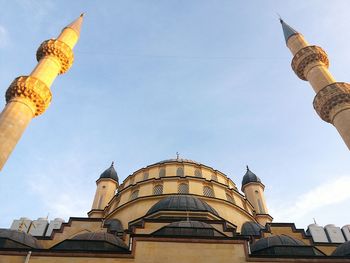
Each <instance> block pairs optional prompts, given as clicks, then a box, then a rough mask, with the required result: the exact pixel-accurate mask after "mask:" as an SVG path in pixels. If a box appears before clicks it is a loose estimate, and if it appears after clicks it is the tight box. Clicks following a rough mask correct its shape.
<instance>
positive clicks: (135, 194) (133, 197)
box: [130, 190, 139, 200]
mask: <svg viewBox="0 0 350 263" xmlns="http://www.w3.org/2000/svg"><path fill="white" fill-rule="evenodd" d="M138 196H139V190H136V191H134V192H132V193H131V195H130V200H134V199H136V198H137V197H138Z"/></svg>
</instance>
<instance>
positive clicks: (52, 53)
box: [0, 15, 83, 170]
mask: <svg viewBox="0 0 350 263" xmlns="http://www.w3.org/2000/svg"><path fill="white" fill-rule="evenodd" d="M82 21H83V16H82V15H81V16H80V17H79V18H78V19H76V20H75V21H74V22H73V23H71V24H70V25H68V26H67V27H65V28H64V29H63V30H62V32H61V34H60V35H59V36H58V38H57V39H50V40H46V41H44V42H43V43H42V44H41V45H40V47H39V48H38V51H37V53H36V58H37V60H38V64H37V65H36V67H35V68H34V69H33V71H32V72H31V73H30V74H29V75H27V76H20V77H18V78H16V79H15V80H14V81H13V82H12V83H11V85H10V87H9V88H8V89H7V91H6V106H5V108H4V110H3V111H2V112H1V113H0V170H2V168H3V166H4V164H5V162H6V161H7V159H8V157H9V156H10V154H11V152H12V151H13V149H14V148H15V146H16V144H17V142H18V141H19V139H20V138H21V136H22V134H23V132H24V131H25V129H26V127H27V126H28V125H29V123H30V121H31V120H32V118H34V117H36V116H39V115H40V114H42V113H44V112H45V110H46V109H47V108H48V107H49V105H50V102H51V98H52V95H51V89H50V87H51V85H52V83H53V81H54V80H55V78H56V77H57V76H58V75H59V74H63V73H65V72H67V71H68V70H69V68H70V67H71V66H72V64H73V58H74V54H73V47H74V46H75V44H76V43H77V42H78V39H79V34H80V28H81V24H82Z"/></svg>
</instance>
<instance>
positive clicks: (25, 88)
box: [5, 76, 52, 116]
mask: <svg viewBox="0 0 350 263" xmlns="http://www.w3.org/2000/svg"><path fill="white" fill-rule="evenodd" d="M5 97H6V102H7V103H9V102H10V101H14V100H18V99H25V100H27V101H30V102H31V104H32V105H31V106H32V107H31V108H32V110H33V112H34V116H39V115H40V114H42V113H43V112H44V111H45V110H46V109H47V108H48V107H49V105H50V102H51V98H52V95H51V91H50V89H49V88H48V87H47V86H46V84H45V83H44V82H42V81H41V80H40V79H37V78H35V77H31V76H20V77H18V78H15V79H14V81H12V83H11V85H10V87H9V88H8V89H7V91H6V95H5Z"/></svg>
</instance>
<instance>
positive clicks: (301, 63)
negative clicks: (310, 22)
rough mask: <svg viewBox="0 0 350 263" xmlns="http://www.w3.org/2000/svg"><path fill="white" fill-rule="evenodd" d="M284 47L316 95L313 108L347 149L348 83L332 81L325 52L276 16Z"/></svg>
mask: <svg viewBox="0 0 350 263" xmlns="http://www.w3.org/2000/svg"><path fill="white" fill-rule="evenodd" d="M280 22H281V24H282V29H283V33H284V37H285V40H286V44H287V47H288V48H289V49H290V51H291V52H292V54H293V56H294V57H293V60H292V68H293V70H294V72H295V74H296V75H297V76H298V77H299V78H300V79H302V80H306V81H309V82H310V84H311V86H312V88H313V89H314V91H315V93H316V96H315V98H314V101H313V106H314V109H315V110H316V112H317V114H318V115H319V116H320V117H321V119H322V120H324V121H325V122H328V123H331V124H333V125H334V126H335V127H336V129H337V130H338V132H339V134H340V136H341V137H342V138H343V140H344V142H345V144H346V145H347V146H348V148H349V149H350V84H348V83H344V82H336V80H335V79H334V77H333V76H332V74H331V73H330V72H329V71H328V66H329V61H328V57H327V54H326V52H325V51H324V50H323V49H322V48H320V47H318V46H312V45H309V43H308V42H307V41H306V40H305V39H304V37H303V36H302V35H301V34H300V33H299V32H297V31H296V30H295V29H293V28H292V27H290V26H289V25H288V24H286V23H285V22H284V21H283V20H282V19H280Z"/></svg>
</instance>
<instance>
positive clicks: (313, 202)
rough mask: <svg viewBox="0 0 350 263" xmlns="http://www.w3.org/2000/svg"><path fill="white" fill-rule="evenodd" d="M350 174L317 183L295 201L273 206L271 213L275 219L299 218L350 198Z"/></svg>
mask: <svg viewBox="0 0 350 263" xmlns="http://www.w3.org/2000/svg"><path fill="white" fill-rule="evenodd" d="M349 189H350V176H339V177H335V178H333V179H331V180H329V181H326V182H323V183H322V184H319V185H317V186H316V187H315V188H313V189H311V190H310V191H308V192H306V193H304V194H301V195H300V196H299V197H298V198H297V199H296V201H295V202H294V203H289V204H288V203H287V204H286V203H279V204H276V205H275V206H274V207H272V209H271V210H272V211H271V214H273V215H274V217H275V219H276V220H275V221H279V220H282V221H285V220H284V219H288V218H289V220H290V218H293V219H299V218H302V217H304V216H305V215H307V214H309V213H311V212H313V211H316V210H320V209H323V208H324V207H326V206H329V205H335V204H339V203H341V202H343V201H346V200H350V190H349Z"/></svg>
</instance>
